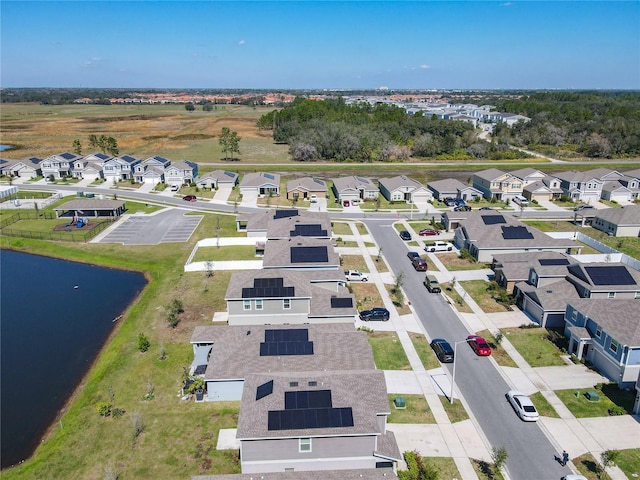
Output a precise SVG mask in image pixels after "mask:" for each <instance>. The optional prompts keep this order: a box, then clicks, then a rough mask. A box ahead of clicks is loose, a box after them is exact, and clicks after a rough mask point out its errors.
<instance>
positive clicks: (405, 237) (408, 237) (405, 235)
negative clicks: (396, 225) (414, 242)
mask: <svg viewBox="0 0 640 480" xmlns="http://www.w3.org/2000/svg"><path fill="white" fill-rule="evenodd" d="M400 238H401V239H402V240H404V241H405V242H406V241H409V240H411V234H410V233H409V232H407V231H406V230H402V231H401V232H400Z"/></svg>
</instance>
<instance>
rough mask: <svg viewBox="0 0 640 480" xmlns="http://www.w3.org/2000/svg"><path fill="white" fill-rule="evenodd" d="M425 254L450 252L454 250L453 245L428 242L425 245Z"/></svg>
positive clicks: (441, 242) (438, 241) (437, 241)
mask: <svg viewBox="0 0 640 480" xmlns="http://www.w3.org/2000/svg"><path fill="white" fill-rule="evenodd" d="M424 250H425V252H450V251H451V250H453V245H451V244H450V243H449V242H443V241H440V240H436V241H435V242H427V243H425V244H424Z"/></svg>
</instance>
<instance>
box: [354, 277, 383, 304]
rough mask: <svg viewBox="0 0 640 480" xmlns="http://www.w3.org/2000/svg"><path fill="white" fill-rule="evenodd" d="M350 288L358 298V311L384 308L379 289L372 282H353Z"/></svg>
mask: <svg viewBox="0 0 640 480" xmlns="http://www.w3.org/2000/svg"><path fill="white" fill-rule="evenodd" d="M349 288H350V289H351V291H352V292H353V294H354V295H355V297H356V305H357V308H358V310H368V309H370V308H374V307H381V306H382V297H381V296H380V292H378V287H376V285H375V283H371V282H351V283H349Z"/></svg>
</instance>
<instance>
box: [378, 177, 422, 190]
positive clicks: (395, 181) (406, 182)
mask: <svg viewBox="0 0 640 480" xmlns="http://www.w3.org/2000/svg"><path fill="white" fill-rule="evenodd" d="M378 183H379V184H380V185H384V187H385V188H386V189H387V190H388V191H390V192H393V191H394V190H397V189H398V188H404V187H409V188H411V189H414V190H415V189H418V188H425V186H424V185H423V184H421V183H420V182H419V181H417V180H414V179H413V178H410V177H407V176H406V175H398V176H397V177H391V178H381V179H380V180H378Z"/></svg>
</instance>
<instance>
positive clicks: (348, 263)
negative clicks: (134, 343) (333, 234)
mask: <svg viewBox="0 0 640 480" xmlns="http://www.w3.org/2000/svg"><path fill="white" fill-rule="evenodd" d="M340 265H342V269H343V270H345V271H347V270H360V271H361V272H367V273H368V272H369V269H368V268H367V262H365V261H364V257H362V256H361V255H341V256H340Z"/></svg>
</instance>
